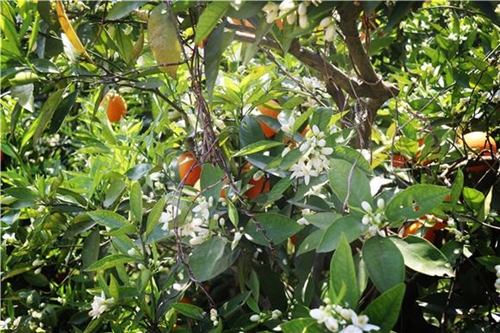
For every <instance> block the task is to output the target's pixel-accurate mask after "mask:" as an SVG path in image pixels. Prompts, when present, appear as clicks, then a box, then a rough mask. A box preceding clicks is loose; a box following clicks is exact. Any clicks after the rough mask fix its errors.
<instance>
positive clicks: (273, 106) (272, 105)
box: [257, 100, 280, 138]
mask: <svg viewBox="0 0 500 333" xmlns="http://www.w3.org/2000/svg"><path fill="white" fill-rule="evenodd" d="M279 108H280V105H279V103H278V102H277V101H275V100H270V101H269V102H266V103H265V104H263V105H259V106H258V107H257V109H258V110H259V111H260V113H262V114H263V115H265V116H268V117H271V118H274V119H277V118H278V115H279V114H280V110H279ZM258 121H259V124H260V127H261V128H262V132H264V135H265V136H266V138H271V137H273V136H274V135H275V134H276V131H275V130H274V129H272V128H271V127H269V126H268V125H267V124H266V123H264V122H263V121H262V120H260V119H259V120H258Z"/></svg>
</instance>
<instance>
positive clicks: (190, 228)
mask: <svg viewBox="0 0 500 333" xmlns="http://www.w3.org/2000/svg"><path fill="white" fill-rule="evenodd" d="M213 202H214V198H213V197H210V198H208V200H207V199H206V198H205V197H204V196H200V197H198V199H197V200H196V203H197V204H198V205H197V206H196V207H194V208H193V210H192V212H193V213H194V217H193V219H192V221H191V222H190V223H188V224H186V225H184V226H182V228H180V235H181V236H190V237H191V239H190V240H189V244H191V245H198V244H201V243H203V242H204V241H205V240H206V239H207V236H208V235H209V230H208V222H209V219H210V208H211V207H212V206H213Z"/></svg>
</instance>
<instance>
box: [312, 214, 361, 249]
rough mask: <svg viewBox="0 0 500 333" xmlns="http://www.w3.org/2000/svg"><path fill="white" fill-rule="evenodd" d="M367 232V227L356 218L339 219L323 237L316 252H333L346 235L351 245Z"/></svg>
mask: <svg viewBox="0 0 500 333" xmlns="http://www.w3.org/2000/svg"><path fill="white" fill-rule="evenodd" d="M316 215H318V214H316ZM365 230H366V227H365V226H364V225H363V224H362V223H361V221H360V219H359V218H357V217H355V216H349V215H348V216H344V217H341V218H338V219H336V220H334V221H333V222H332V223H331V225H330V226H329V227H328V228H327V229H326V230H325V232H324V233H323V235H322V236H321V240H320V242H319V244H318V248H317V249H316V252H318V253H322V252H331V251H333V250H335V249H336V248H337V246H338V244H339V242H340V237H341V235H344V236H345V237H346V239H347V241H348V242H349V243H350V242H352V241H354V240H355V239H357V238H358V237H360V236H361V235H362V234H363V233H364V232H365Z"/></svg>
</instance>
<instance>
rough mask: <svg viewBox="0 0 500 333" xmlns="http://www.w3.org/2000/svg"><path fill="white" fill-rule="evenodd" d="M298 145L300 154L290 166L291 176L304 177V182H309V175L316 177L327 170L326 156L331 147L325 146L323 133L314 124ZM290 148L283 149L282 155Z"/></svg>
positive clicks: (331, 151) (330, 151)
mask: <svg viewBox="0 0 500 333" xmlns="http://www.w3.org/2000/svg"><path fill="white" fill-rule="evenodd" d="M307 134H308V135H307V136H306V137H305V138H304V141H302V142H301V143H300V145H299V147H298V149H299V150H300V152H301V153H302V155H301V156H300V158H299V160H298V161H297V162H296V163H295V164H293V165H292V166H291V167H290V171H291V172H292V175H291V178H292V179H294V178H304V183H305V184H306V185H308V184H309V182H310V180H311V177H318V176H319V175H320V174H321V173H322V172H323V171H326V170H329V169H330V165H329V162H328V157H327V156H329V155H331V154H332V153H333V149H332V148H330V147H325V146H326V140H325V133H324V132H322V131H320V130H319V128H318V126H316V125H314V126H313V127H312V130H311V131H309V132H308V133H307ZM290 150H291V148H286V149H284V150H283V156H285V155H286V154H288V152H290Z"/></svg>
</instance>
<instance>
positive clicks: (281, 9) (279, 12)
mask: <svg viewBox="0 0 500 333" xmlns="http://www.w3.org/2000/svg"><path fill="white" fill-rule="evenodd" d="M321 1H322V0H312V1H300V2H299V4H298V5H297V4H296V3H295V1H294V0H283V1H281V3H280V4H279V5H278V4H277V3H275V2H268V3H267V4H266V5H265V6H264V7H263V8H262V10H263V11H264V12H265V13H266V22H267V23H269V24H271V23H273V22H274V21H275V20H276V19H277V18H278V17H283V16H286V21H287V22H288V24H290V25H292V24H294V23H295V22H296V21H297V16H298V18H299V26H300V27H301V28H303V29H305V28H307V26H308V25H309V20H308V18H307V7H308V6H309V5H310V4H311V3H312V4H314V5H315V6H318V5H319V4H320V3H321Z"/></svg>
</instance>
